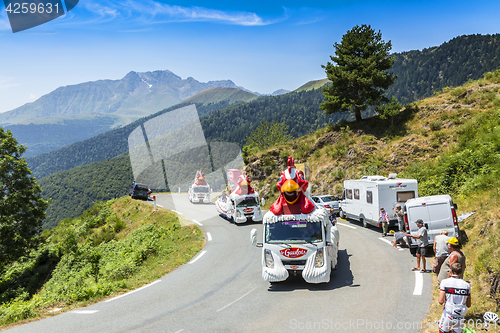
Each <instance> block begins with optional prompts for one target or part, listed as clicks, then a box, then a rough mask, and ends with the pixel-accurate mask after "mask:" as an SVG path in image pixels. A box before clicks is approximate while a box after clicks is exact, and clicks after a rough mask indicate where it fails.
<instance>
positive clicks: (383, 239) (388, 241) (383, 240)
mask: <svg viewBox="0 0 500 333" xmlns="http://www.w3.org/2000/svg"><path fill="white" fill-rule="evenodd" d="M379 239H380V240H381V241H382V242H386V243H387V244H389V245H391V246H392V242H391V241H390V240H387V239H385V238H379Z"/></svg>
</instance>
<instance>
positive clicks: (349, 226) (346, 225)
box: [337, 222, 358, 229]
mask: <svg viewBox="0 0 500 333" xmlns="http://www.w3.org/2000/svg"><path fill="white" fill-rule="evenodd" d="M337 224H340V225H343V226H344V227H348V228H351V229H358V228H357V227H353V226H352V225H349V224H345V223H340V222H337Z"/></svg>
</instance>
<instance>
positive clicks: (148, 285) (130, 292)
mask: <svg viewBox="0 0 500 333" xmlns="http://www.w3.org/2000/svg"><path fill="white" fill-rule="evenodd" d="M158 282H161V280H156V281H153V282H151V283H150V284H147V285H145V286H142V287H140V288H137V289H135V290H132V291H129V292H128V293H126V294H123V295H119V296H116V297H113V298H111V299H108V300H107V301H104V303H107V302H111V301H114V300H115V299H118V298H122V297H125V296H128V295H130V294H133V293H135V292H138V291H139V290H142V289H146V288H147V287H151V286H152V285H154V284H157V283H158Z"/></svg>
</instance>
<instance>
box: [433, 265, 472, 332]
mask: <svg viewBox="0 0 500 333" xmlns="http://www.w3.org/2000/svg"><path fill="white" fill-rule="evenodd" d="M450 272H451V273H450V277H449V278H447V279H444V280H443V281H441V284H440V287H439V288H440V289H441V291H440V293H439V298H438V302H439V304H441V305H443V314H442V315H441V319H440V320H439V332H441V333H448V332H450V333H451V332H453V333H458V332H460V333H461V332H462V331H463V328H464V316H465V314H466V313H467V308H470V306H471V303H472V300H471V288H470V284H469V283H467V282H465V281H464V280H462V278H460V276H463V270H462V265H461V264H460V263H459V262H455V263H453V264H451V270H450Z"/></svg>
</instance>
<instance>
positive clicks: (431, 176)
mask: <svg viewBox="0 0 500 333" xmlns="http://www.w3.org/2000/svg"><path fill="white" fill-rule="evenodd" d="M288 156H293V157H294V158H295V161H296V163H304V162H306V163H307V164H309V165H310V166H311V169H312V172H311V180H310V183H311V185H310V186H311V187H312V193H313V194H326V193H330V194H340V193H341V191H342V183H343V180H345V179H353V178H359V177H361V176H364V175H373V174H380V175H386V176H387V175H388V174H389V173H392V172H396V173H398V174H399V176H400V177H409V178H416V179H417V180H418V181H419V194H420V195H421V196H424V195H433V194H444V193H449V194H450V195H451V196H452V197H453V199H454V201H455V202H456V203H457V204H458V208H459V215H460V214H461V213H464V212H476V214H475V215H473V216H472V217H470V218H468V219H466V220H465V221H464V222H462V223H461V224H460V228H461V229H462V230H465V232H466V234H467V237H468V241H467V242H465V244H464V247H463V251H464V253H465V254H466V257H467V269H466V272H465V279H466V280H468V281H470V282H471V285H472V293H473V305H472V307H471V309H469V313H468V315H467V318H468V319H469V318H473V319H476V318H480V317H481V316H482V314H483V313H484V312H486V311H497V313H498V311H499V306H500V294H499V291H500V290H499V289H500V288H499V287H498V283H499V282H500V250H499V249H500V239H499V237H498V232H499V229H500V205H499V204H500V193H499V188H500V167H499V165H500V70H497V71H496V72H495V73H487V74H485V78H484V79H481V80H478V81H475V82H470V83H468V84H466V85H464V86H462V87H458V88H445V89H443V92H442V93H440V94H438V95H436V96H434V97H431V98H428V99H425V100H421V101H418V102H416V103H414V104H412V105H410V106H408V107H407V108H406V109H404V110H402V112H401V113H400V114H399V115H398V116H396V117H395V119H394V127H393V128H391V126H390V121H389V120H386V121H384V120H381V119H380V118H379V117H373V118H370V119H366V120H364V121H363V122H362V123H360V124H357V123H349V124H347V123H343V124H342V125H340V126H336V127H333V128H332V127H329V128H325V129H323V130H319V131H317V132H316V133H315V134H312V135H309V136H305V137H302V138H299V139H297V140H295V141H293V142H292V143H291V144H288V145H283V146H279V147H274V148H272V149H270V150H268V151H265V152H260V153H257V154H255V155H252V156H249V157H247V158H246V164H247V167H248V173H249V174H250V177H251V178H252V179H253V180H255V181H256V182H258V184H255V186H254V187H255V188H256V190H257V191H258V192H259V193H260V194H261V197H265V198H266V202H267V203H271V202H273V201H274V199H275V198H276V196H277V191H276V189H275V186H274V185H275V184H276V181H277V178H278V174H277V173H276V172H275V170H276V169H278V170H282V169H283V168H284V167H285V164H286V158H287V157H288ZM428 260H429V261H431V260H433V258H428ZM433 275H434V274H433ZM433 278H434V283H435V284H437V279H436V278H435V277H433ZM434 296H435V299H434V302H433V306H432V307H431V310H430V314H429V317H428V318H427V319H426V320H425V321H424V323H425V325H423V326H424V327H427V326H428V321H429V320H431V322H433V321H434V320H436V319H439V317H440V313H441V308H440V307H439V306H437V305H436V304H437V289H436V290H435V293H434ZM490 331H491V330H490Z"/></svg>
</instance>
